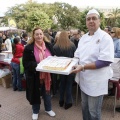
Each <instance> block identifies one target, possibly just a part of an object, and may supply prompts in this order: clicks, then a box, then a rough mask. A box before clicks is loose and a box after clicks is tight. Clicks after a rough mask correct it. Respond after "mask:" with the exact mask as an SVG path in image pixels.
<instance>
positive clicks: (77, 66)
mask: <svg viewBox="0 0 120 120" xmlns="http://www.w3.org/2000/svg"><path fill="white" fill-rule="evenodd" d="M82 70H83V66H81V65H76V66H73V67H72V71H71V73H78V72H80V71H82Z"/></svg>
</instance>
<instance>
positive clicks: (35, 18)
mask: <svg viewBox="0 0 120 120" xmlns="http://www.w3.org/2000/svg"><path fill="white" fill-rule="evenodd" d="M51 24H52V21H51V20H50V19H49V16H48V15H47V14H46V13H44V12H42V11H32V12H31V14H30V15H29V16H28V29H27V30H28V31H32V30H33V29H34V28H35V27H37V26H39V27H41V28H42V29H43V30H45V29H47V28H50V27H51Z"/></svg>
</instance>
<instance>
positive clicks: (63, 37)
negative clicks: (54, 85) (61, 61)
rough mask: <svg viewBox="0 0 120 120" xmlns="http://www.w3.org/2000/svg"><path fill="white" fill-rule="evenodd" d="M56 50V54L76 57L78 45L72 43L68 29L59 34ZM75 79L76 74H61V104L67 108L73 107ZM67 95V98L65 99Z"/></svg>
mask: <svg viewBox="0 0 120 120" xmlns="http://www.w3.org/2000/svg"><path fill="white" fill-rule="evenodd" d="M53 48H54V51H55V55H56V56H61V57H62V56H63V57H69V58H73V57H74V52H75V50H76V47H75V45H74V43H72V42H71V41H70V39H69V37H68V33H67V32H66V31H62V32H61V33H60V35H59V38H58V40H57V41H56V44H55V45H54V47H53ZM73 81H74V75H73V74H70V75H60V99H59V105H60V107H63V105H64V103H65V106H64V107H65V109H68V108H70V107H72V103H73V98H72V84H73ZM65 93H66V94H65ZM64 96H65V100H64Z"/></svg>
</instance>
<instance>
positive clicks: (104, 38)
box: [72, 9, 114, 120]
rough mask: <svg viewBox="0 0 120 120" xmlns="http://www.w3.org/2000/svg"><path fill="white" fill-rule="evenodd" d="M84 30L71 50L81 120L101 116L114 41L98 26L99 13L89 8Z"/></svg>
mask: <svg viewBox="0 0 120 120" xmlns="http://www.w3.org/2000/svg"><path fill="white" fill-rule="evenodd" d="M86 26H87V28H88V30H89V31H88V33H86V34H85V35H83V36H82V37H81V39H80V42H79V44H78V48H77V50H76V51H75V55H74V56H75V57H76V58H78V59H79V65H76V66H73V70H72V73H77V75H76V78H75V80H76V82H77V83H78V84H79V85H80V89H81V99H82V101H81V103H82V115H83V120H101V107H102V102H103V96H104V95H105V94H108V80H109V79H110V78H111V77H112V75H113V74H112V68H111V67H110V64H111V63H112V62H113V61H114V45H113V40H112V38H111V36H110V35H109V34H107V33H106V32H105V31H103V30H101V29H100V14H99V13H98V11H97V10H95V9H91V10H89V11H88V13H87V15H86Z"/></svg>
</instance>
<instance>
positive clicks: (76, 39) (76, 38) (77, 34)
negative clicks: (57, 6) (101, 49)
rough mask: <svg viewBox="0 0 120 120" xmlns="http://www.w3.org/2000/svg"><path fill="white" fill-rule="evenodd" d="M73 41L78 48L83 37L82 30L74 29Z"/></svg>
mask: <svg viewBox="0 0 120 120" xmlns="http://www.w3.org/2000/svg"><path fill="white" fill-rule="evenodd" d="M73 38H74V39H73V41H72V42H73V43H74V44H75V46H76V48H77V47H78V43H79V40H80V38H81V31H80V30H74V32H73Z"/></svg>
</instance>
